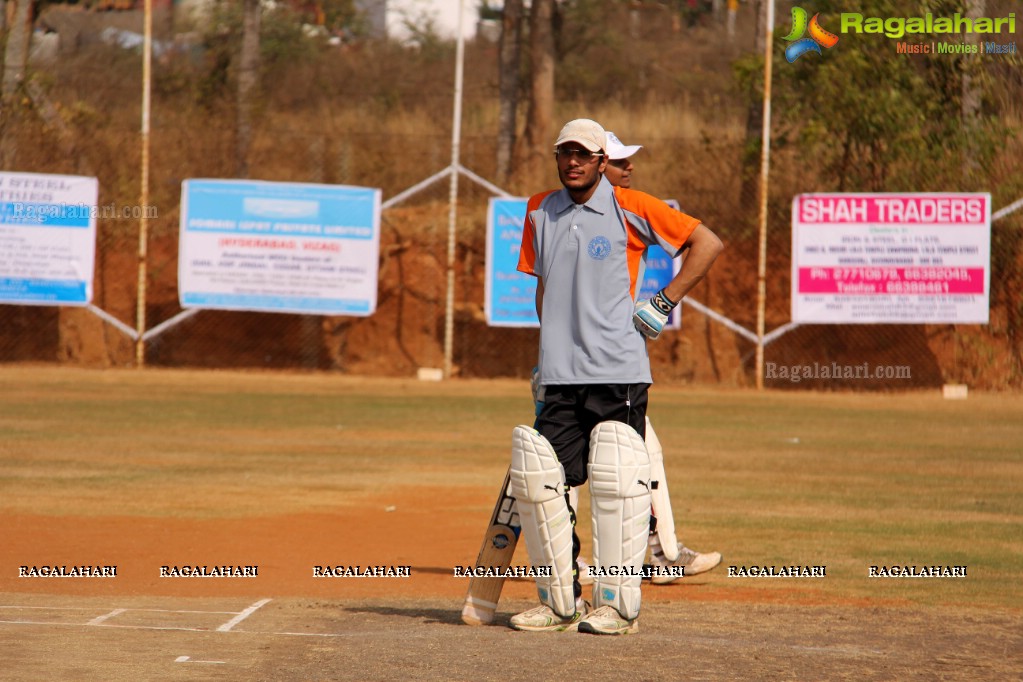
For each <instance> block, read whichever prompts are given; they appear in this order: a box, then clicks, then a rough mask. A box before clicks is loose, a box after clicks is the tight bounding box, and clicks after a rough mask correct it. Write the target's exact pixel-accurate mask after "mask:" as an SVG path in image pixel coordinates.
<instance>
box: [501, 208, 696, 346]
mask: <svg viewBox="0 0 1023 682" xmlns="http://www.w3.org/2000/svg"><path fill="white" fill-rule="evenodd" d="M526 202H527V200H526V199H519V198H516V199H501V198H497V197H493V198H491V199H490V206H489V208H488V210H487V278H486V282H485V285H484V304H483V307H484V312H485V313H486V316H487V323H488V324H489V325H490V326H491V327H539V326H540V320H539V319H538V318H537V316H536V278H535V277H533V276H532V275H526V274H523V273H521V272H519V271H518V270H517V269H516V268H517V267H518V264H519V249H520V247H521V244H522V225H523V222H524V221H525V219H526ZM668 203H669V204H670V205H671V206H672V207H674V208H676V209H677V208H678V203H677V202H675V201H674V200H669V201H668ZM679 267H680V262H679V261H677V260H674V259H672V258H671V256H670V255H668V253H667V252H666V251H665V250H664V249H662V248H661V247H660V246H651V247H648V248H647V252H646V268H645V270H644V272H643V280H642V282H641V283H640V287H639V291H640V293H639V296H638V298H639V299H644V298H650V297H651V296H653V295H654V294H656V293H657V292H658V291H660V290H661V289H662V288H664V287H665V286H666V285H667V284H668V282H670V281H671V279H672V278H673V277H674V276H675V273H677V272H678V270H679ZM679 313H680V307H679V308H676V309H675V310H674V311H673V312H672V313H671V317H669V318H668V328H670V329H678V328H679V327H680V326H681V319H680V316H679Z"/></svg>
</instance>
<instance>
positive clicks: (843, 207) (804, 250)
mask: <svg viewBox="0 0 1023 682" xmlns="http://www.w3.org/2000/svg"><path fill="white" fill-rule="evenodd" d="M990 291H991V195H990V194H986V193H978V194H963V193H946V194H917V193H913V194H801V195H798V196H796V197H795V198H794V199H793V201H792V321H793V322H799V323H810V324H813V323H825V324H826V323H833V324H849V323H862V324H873V323H885V324H892V323H907V324H919V323H927V324H931V323H952V324H955V323H960V324H987V322H988V307H989V300H990Z"/></svg>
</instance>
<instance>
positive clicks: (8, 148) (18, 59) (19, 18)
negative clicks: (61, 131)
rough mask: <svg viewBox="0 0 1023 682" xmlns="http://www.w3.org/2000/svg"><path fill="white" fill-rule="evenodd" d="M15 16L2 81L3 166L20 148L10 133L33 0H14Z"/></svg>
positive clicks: (9, 164) (0, 126) (0, 156)
mask: <svg viewBox="0 0 1023 682" xmlns="http://www.w3.org/2000/svg"><path fill="white" fill-rule="evenodd" d="M12 2H14V3H15V5H14V18H13V20H12V23H11V29H10V32H8V34H7V47H6V49H5V50H4V75H3V83H2V84H0V168H12V167H13V166H14V157H15V155H16V153H17V151H18V142H17V136H16V135H13V134H10V128H9V125H10V122H11V120H12V118H13V117H14V115H15V113H16V111H17V98H16V95H17V93H18V89H19V88H20V87H21V85H22V83H24V82H25V69H26V66H27V64H28V46H29V40H30V39H31V37H32V27H31V26H30V22H31V18H32V0H12Z"/></svg>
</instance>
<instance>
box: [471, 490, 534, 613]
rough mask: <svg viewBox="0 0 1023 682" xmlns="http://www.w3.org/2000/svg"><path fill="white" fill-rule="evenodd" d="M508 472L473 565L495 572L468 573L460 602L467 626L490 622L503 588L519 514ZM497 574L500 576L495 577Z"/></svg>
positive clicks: (514, 543) (513, 553)
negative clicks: (466, 590)
mask: <svg viewBox="0 0 1023 682" xmlns="http://www.w3.org/2000/svg"><path fill="white" fill-rule="evenodd" d="M510 483H511V471H510V470H509V472H508V473H507V474H505V475H504V483H503V484H501V492H500V493H499V494H498V496H497V504H496V505H495V506H494V513H493V514H492V515H491V517H490V523H489V524H488V525H487V532H486V533H485V534H484V536H483V545H482V546H481V547H480V553H479V556H478V557H477V558H476V568H485V569H489V570H490V572H492V573H496V574H498V575H489V576H479V577H477V576H472V577H471V578H469V592H468V594H466V595H465V603H464V604H463V605H462V621H463V622H464V623H466V624H468V625H488V624H490V623H492V622H493V621H494V612H495V611H496V610H497V602H498V600H499V599H500V598H501V588H503V587H504V580H505V579H504V575H503V574H504V571H505V569H507V568H508V567H509V566H511V562H512V557H513V556H514V555H515V546H516V545H517V544H518V541H519V530H520V524H519V513H518V511H517V510H516V508H515V498H514V497H512V496H511V491H510V490H509V485H510ZM499 576H500V577H499Z"/></svg>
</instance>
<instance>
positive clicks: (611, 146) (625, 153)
mask: <svg viewBox="0 0 1023 682" xmlns="http://www.w3.org/2000/svg"><path fill="white" fill-rule="evenodd" d="M642 148H643V145H641V144H628V145H626V144H622V141H621V140H619V139H618V136H617V135H615V134H614V133H612V132H611V131H610V130H609V131H607V147H605V148H604V151H606V152H607V158H608V159H610V160H611V161H617V160H618V159H627V158H629V157H630V156H632V155H633V154H635V153H636V152H638V151H639V150H640V149H642Z"/></svg>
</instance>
